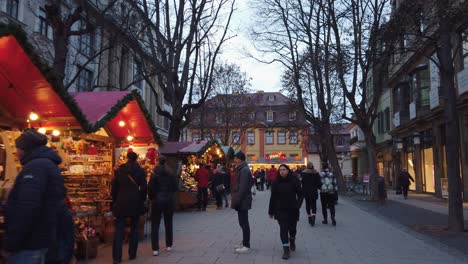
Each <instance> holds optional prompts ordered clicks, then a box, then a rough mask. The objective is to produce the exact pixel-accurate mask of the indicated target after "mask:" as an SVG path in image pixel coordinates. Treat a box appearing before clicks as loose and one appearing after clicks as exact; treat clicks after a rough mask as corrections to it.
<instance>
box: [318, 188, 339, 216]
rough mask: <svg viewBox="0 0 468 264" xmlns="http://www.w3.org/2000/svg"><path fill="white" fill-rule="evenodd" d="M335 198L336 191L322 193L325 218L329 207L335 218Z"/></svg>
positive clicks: (321, 199) (321, 198) (321, 200)
mask: <svg viewBox="0 0 468 264" xmlns="http://www.w3.org/2000/svg"><path fill="white" fill-rule="evenodd" d="M335 199H336V198H335V194H334V193H320V202H321V203H322V214H323V220H327V209H330V214H331V218H332V219H335Z"/></svg>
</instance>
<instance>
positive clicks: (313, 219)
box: [309, 215, 315, 226]
mask: <svg viewBox="0 0 468 264" xmlns="http://www.w3.org/2000/svg"><path fill="white" fill-rule="evenodd" d="M309 225H311V226H314V225H315V215H313V216H309Z"/></svg>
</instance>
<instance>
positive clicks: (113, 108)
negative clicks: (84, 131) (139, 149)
mask: <svg viewBox="0 0 468 264" xmlns="http://www.w3.org/2000/svg"><path fill="white" fill-rule="evenodd" d="M71 95H72V96H73V97H74V99H75V100H76V102H77V104H78V106H79V108H80V109H81V111H82V112H83V114H84V115H85V117H86V119H87V120H88V122H89V124H90V126H91V127H94V128H96V129H99V128H101V127H106V128H107V129H108V130H109V132H110V133H111V134H112V136H114V137H115V138H118V139H125V138H127V136H129V135H131V136H132V137H134V138H135V141H136V142H138V141H140V142H141V141H151V140H152V139H153V138H154V139H155V140H156V141H158V143H159V144H160V141H159V135H158V134H157V132H156V128H155V126H154V123H153V121H152V119H151V116H150V114H149V113H148V112H147V110H146V108H145V105H144V103H143V99H142V98H141V96H140V95H139V94H138V93H137V92H136V91H115V92H79V93H71ZM120 122H123V123H122V124H120Z"/></svg>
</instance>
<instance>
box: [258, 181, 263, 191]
mask: <svg viewBox="0 0 468 264" xmlns="http://www.w3.org/2000/svg"><path fill="white" fill-rule="evenodd" d="M264 188H265V187H263V182H258V183H257V190H258V191H263V190H264Z"/></svg>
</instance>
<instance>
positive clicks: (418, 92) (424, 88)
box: [410, 66, 430, 107]
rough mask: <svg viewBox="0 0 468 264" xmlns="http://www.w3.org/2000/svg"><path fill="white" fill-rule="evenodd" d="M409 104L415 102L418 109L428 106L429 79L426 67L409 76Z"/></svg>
mask: <svg viewBox="0 0 468 264" xmlns="http://www.w3.org/2000/svg"><path fill="white" fill-rule="evenodd" d="M410 78H411V85H410V86H411V87H410V90H411V92H410V102H416V105H417V106H418V107H423V106H429V103H430V98H429V92H430V78H429V68H428V67H427V66H424V67H421V68H419V69H418V70H417V71H416V72H414V73H413V74H412V75H411V76H410Z"/></svg>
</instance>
